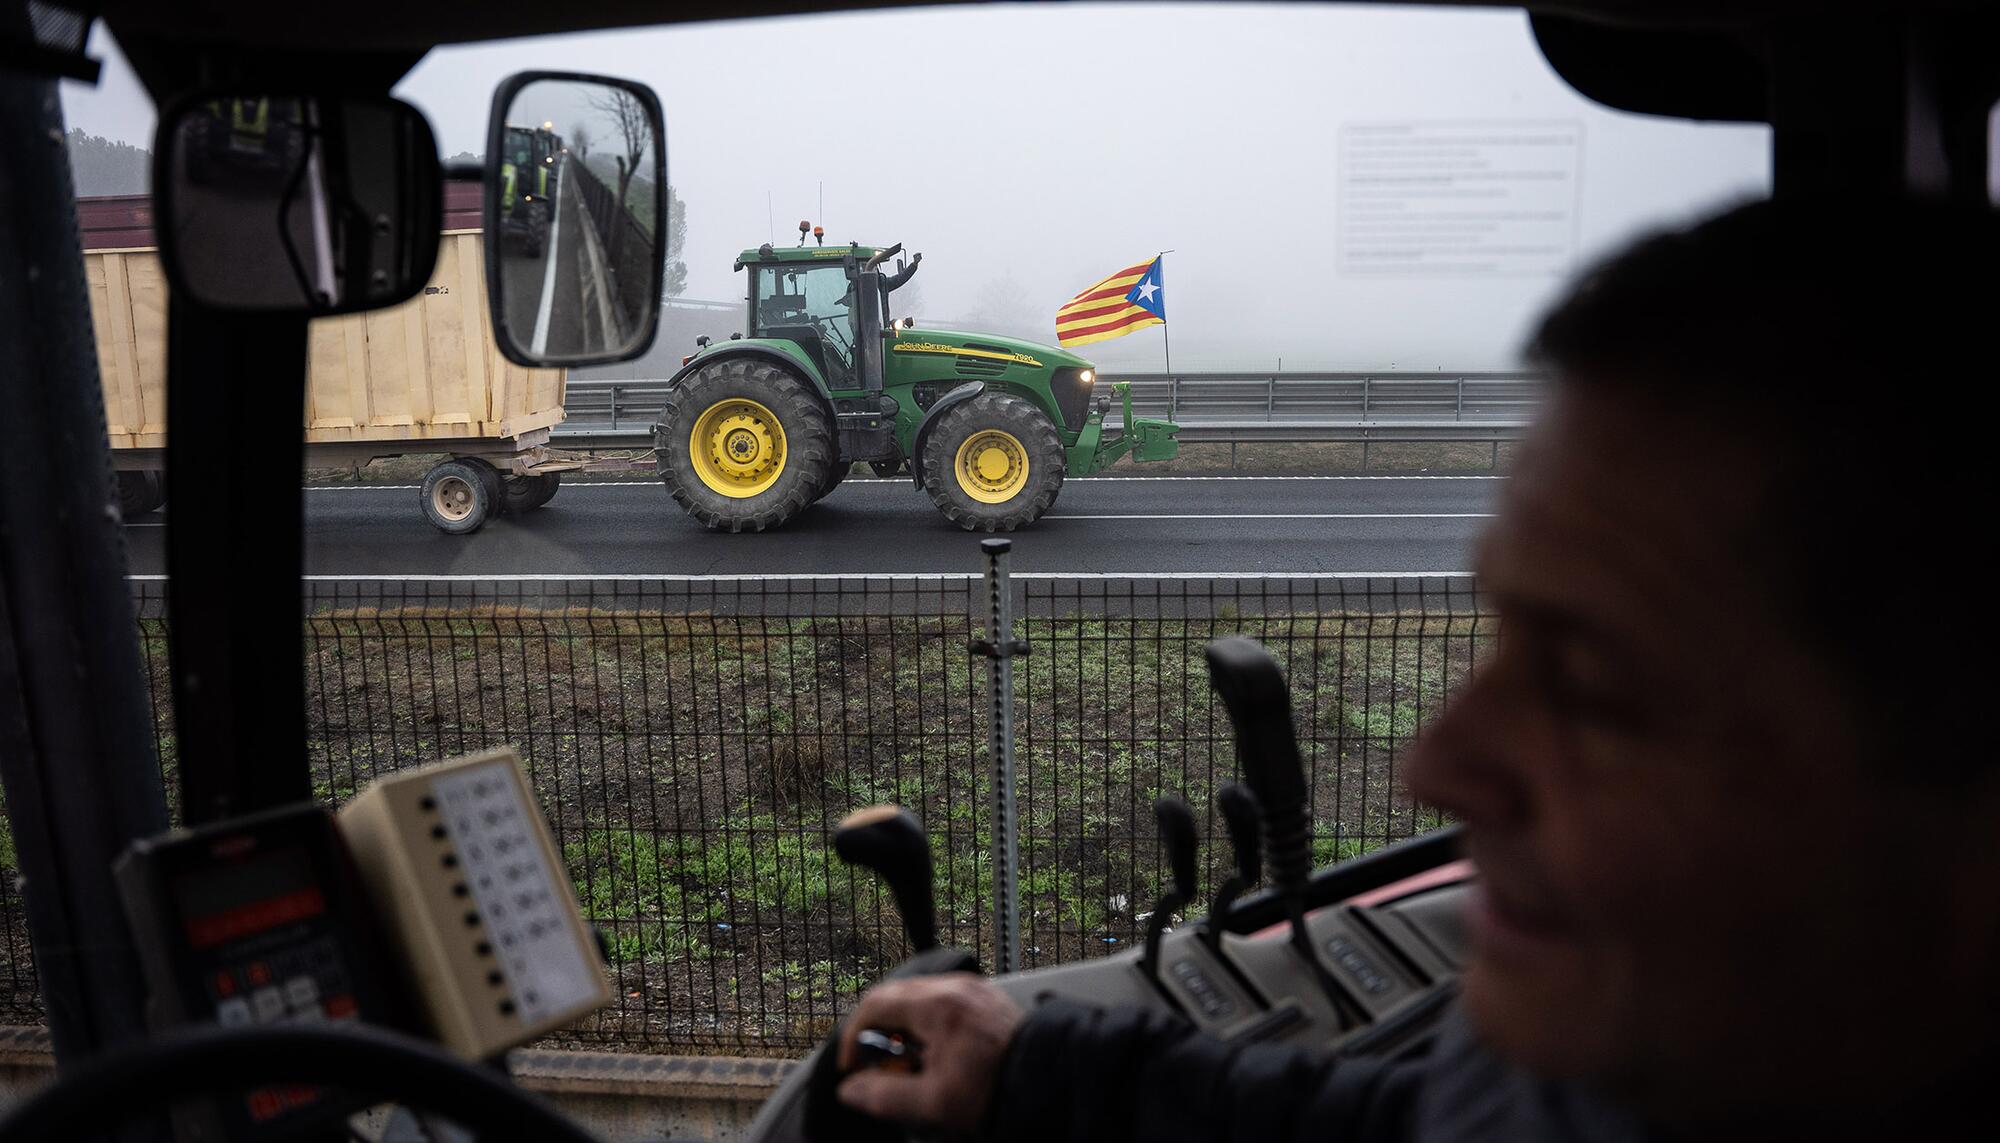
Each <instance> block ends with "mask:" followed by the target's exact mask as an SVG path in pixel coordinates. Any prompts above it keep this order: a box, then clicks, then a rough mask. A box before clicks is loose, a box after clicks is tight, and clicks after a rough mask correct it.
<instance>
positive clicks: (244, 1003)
mask: <svg viewBox="0 0 2000 1143" xmlns="http://www.w3.org/2000/svg"><path fill="white" fill-rule="evenodd" d="M215 1022H216V1023H218V1024H220V1025H222V1026H223V1027H225V1028H241V1027H243V1026H244V1025H246V1024H250V1023H252V1022H253V1017H252V1016H251V1015H250V1002H249V1001H248V1000H245V999H243V998H242V997H241V996H233V997H231V998H229V999H228V1000H225V1001H223V1002H222V1003H220V1004H218V1005H216V1006H215Z"/></svg>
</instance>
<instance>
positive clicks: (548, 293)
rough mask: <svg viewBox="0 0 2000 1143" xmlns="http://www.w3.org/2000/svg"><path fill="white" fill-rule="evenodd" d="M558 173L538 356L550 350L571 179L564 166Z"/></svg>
mask: <svg viewBox="0 0 2000 1143" xmlns="http://www.w3.org/2000/svg"><path fill="white" fill-rule="evenodd" d="M555 175H556V214H555V218H554V219H552V220H551V221H550V222H549V248H548V250H547V251H546V253H547V254H548V263H549V265H548V269H546V270H544V271H543V272H542V305H541V308H540V309H539V310H537V311H536V312H535V344H534V347H533V348H532V349H531V350H530V352H531V353H533V354H534V355H535V356H536V357H540V356H542V355H544V354H546V353H547V352H548V351H549V307H550V306H551V305H552V304H554V302H555V299H556V250H557V248H558V247H560V246H561V245H562V215H563V209H562V208H563V200H564V199H566V198H568V197H569V179H568V178H566V177H564V175H563V170H562V167H560V166H558V167H557V168H556V170H555Z"/></svg>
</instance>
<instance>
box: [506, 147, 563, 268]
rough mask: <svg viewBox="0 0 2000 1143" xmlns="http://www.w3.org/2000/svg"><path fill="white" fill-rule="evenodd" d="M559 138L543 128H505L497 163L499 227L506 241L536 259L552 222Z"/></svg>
mask: <svg viewBox="0 0 2000 1143" xmlns="http://www.w3.org/2000/svg"><path fill="white" fill-rule="evenodd" d="M562 152H563V143H562V137H561V136H559V135H557V134H556V133H555V132H554V131H553V130H551V129H550V128H549V126H548V125H547V124H543V125H542V126H540V127H519V126H514V125H511V124H510V125H508V127H507V128H506V136H505V142H504V144H503V151H502V154H501V159H500V225H501V227H502V228H503V229H504V230H505V232H506V238H507V239H508V240H509V241H511V242H514V243H516V244H518V245H520V246H521V247H522V248H523V249H525V250H526V251H527V252H528V253H529V254H530V255H536V256H539V255H540V254H541V252H542V247H543V245H544V244H545V243H546V242H547V240H548V232H549V226H550V223H551V221H552V219H553V205H554V202H555V191H556V180H557V179H558V178H559V177H561V169H560V163H559V162H558V159H559V158H560V156H561V155H562Z"/></svg>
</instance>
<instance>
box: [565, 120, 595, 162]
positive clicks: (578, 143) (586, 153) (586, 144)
mask: <svg viewBox="0 0 2000 1143" xmlns="http://www.w3.org/2000/svg"><path fill="white" fill-rule="evenodd" d="M590 142H591V138H590V128H589V127H588V126H586V125H585V124H583V123H582V122H577V123H573V124H571V125H570V129H569V149H570V150H572V151H575V152H576V157H577V158H579V159H588V158H589V157H590Z"/></svg>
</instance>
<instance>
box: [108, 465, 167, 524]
mask: <svg viewBox="0 0 2000 1143" xmlns="http://www.w3.org/2000/svg"><path fill="white" fill-rule="evenodd" d="M166 502H167V481H166V477H165V476H164V475H163V474H162V473H159V472H157V471H154V470H151V469H148V470H145V471H141V472H121V473H119V474H118V515H119V516H120V518H122V519H126V520H130V519H131V518H132V517H134V516H143V515H145V514H146V513H148V512H152V511H154V510H156V509H158V508H159V507H160V505H162V504H165V503H166Z"/></svg>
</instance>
